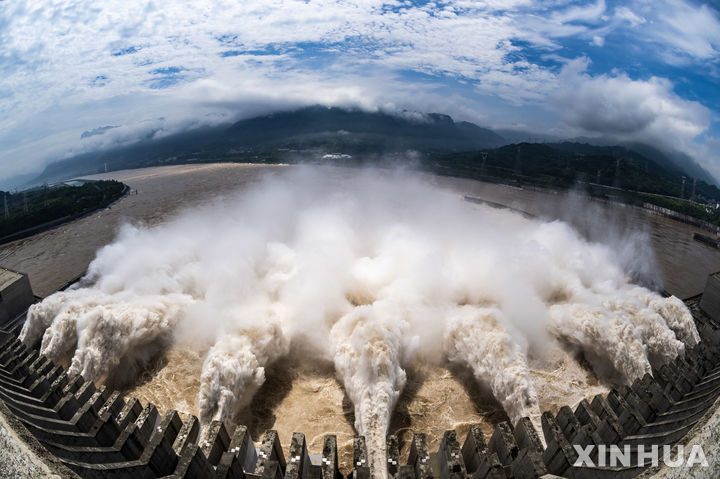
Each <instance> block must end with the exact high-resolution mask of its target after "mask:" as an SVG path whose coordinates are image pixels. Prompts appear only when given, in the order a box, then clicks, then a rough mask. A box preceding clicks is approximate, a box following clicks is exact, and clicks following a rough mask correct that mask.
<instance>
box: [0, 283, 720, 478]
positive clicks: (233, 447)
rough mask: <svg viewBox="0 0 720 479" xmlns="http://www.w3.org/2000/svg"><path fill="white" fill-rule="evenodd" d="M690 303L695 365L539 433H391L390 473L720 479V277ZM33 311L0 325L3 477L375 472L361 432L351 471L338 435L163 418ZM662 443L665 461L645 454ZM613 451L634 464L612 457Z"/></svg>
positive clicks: (18, 290)
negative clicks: (75, 351)
mask: <svg viewBox="0 0 720 479" xmlns="http://www.w3.org/2000/svg"><path fill="white" fill-rule="evenodd" d="M6 276H7V278H8V280H9V281H6V284H5V285H4V287H3V291H4V295H0V298H2V302H0V305H1V306H3V308H4V310H5V311H14V312H17V309H18V308H21V309H23V308H27V306H28V303H29V302H31V299H29V298H32V296H31V292H29V283H28V282H27V281H26V278H24V277H23V275H21V274H18V273H14V272H9V273H7V274H6ZM685 304H686V305H687V307H688V308H689V309H690V311H691V312H692V316H693V319H694V321H695V324H696V327H697V330H698V332H699V334H700V338H701V341H700V342H699V343H698V344H697V345H696V346H695V347H693V348H688V349H687V350H686V351H685V355H684V357H677V358H676V359H675V360H674V361H672V362H671V363H669V364H666V365H664V366H662V367H660V368H657V369H656V368H653V371H652V374H645V376H644V377H642V378H641V379H638V380H636V381H634V382H633V383H632V384H631V385H630V386H622V387H619V388H616V389H612V390H611V391H610V392H609V393H608V394H600V395H596V396H594V397H592V398H588V399H584V400H582V401H581V402H580V403H579V404H578V405H577V407H576V408H575V410H572V409H571V408H570V407H569V406H564V407H562V408H560V410H559V412H558V413H557V414H552V413H551V412H544V413H543V414H542V418H541V427H542V430H537V429H536V428H535V427H534V426H533V422H532V421H531V420H530V419H529V418H521V419H520V420H518V421H517V422H516V423H515V424H510V423H509V422H501V423H500V424H497V425H496V426H495V428H494V431H493V432H492V434H490V435H484V434H483V432H482V431H481V430H480V428H479V427H471V428H470V431H469V432H468V434H467V436H466V437H458V435H457V434H456V432H455V431H452V430H450V431H446V432H445V433H444V434H443V437H442V440H441V442H440V446H439V448H438V449H437V450H429V448H428V446H427V438H426V436H425V434H423V433H422V431H414V435H413V438H412V443H411V445H410V453H409V456H408V460H407V461H406V462H407V463H406V464H402V463H401V461H400V454H399V441H398V437H397V436H395V435H389V436H387V439H386V451H385V452H386V455H387V470H386V471H382V472H384V473H386V474H387V477H391V478H397V479H399V478H418V479H420V478H430V477H437V478H451V477H452V478H477V479H481V478H518V479H520V478H538V477H544V478H548V479H549V478H552V477H567V478H602V477H608V478H610V477H680V476H681V475H682V476H685V475H687V474H688V473H690V474H691V475H692V477H707V478H711V477H717V473H718V471H720V447H718V443H717V437H718V435H719V434H720V400H719V399H718V397H719V396H720V273H719V274H715V275H711V276H710V277H709V278H708V280H707V286H706V288H705V291H704V293H703V294H701V295H698V296H695V297H691V298H688V299H686V300H685ZM25 315H26V312H25V311H21V312H20V313H19V314H15V315H11V316H8V315H7V313H6V320H5V322H4V324H3V326H2V330H1V331H0V343H1V344H0V444H1V445H2V447H1V450H0V476H3V477H62V478H65V477H68V478H75V477H92V478H95V477H98V478H100V477H102V478H121V477H142V478H156V477H174V478H180V477H188V478H189V477H193V478H231V477H234V478H243V477H252V478H260V477H267V478H323V479H331V478H332V479H338V478H341V477H343V475H342V474H341V473H340V469H341V466H344V467H347V466H350V467H349V468H348V469H350V470H351V472H350V474H349V475H348V477H353V478H362V477H371V473H370V469H369V465H368V462H369V459H368V448H367V445H366V441H365V438H364V437H363V436H356V437H355V438H354V441H353V459H352V464H351V465H345V464H343V465H341V464H339V461H338V453H337V442H336V438H335V436H333V435H327V436H325V437H324V440H323V448H322V450H317V451H316V450H308V447H307V445H306V439H305V436H304V435H303V434H302V433H301V432H296V433H294V434H293V435H292V437H291V438H283V439H284V440H289V443H285V444H283V443H281V438H280V437H279V436H278V433H277V432H276V431H273V430H269V431H266V432H265V434H264V435H263V436H262V437H261V438H253V437H250V433H249V431H248V428H247V427H245V426H244V425H237V426H236V427H234V428H233V429H228V428H227V427H226V426H225V424H224V423H223V422H221V421H213V422H212V423H210V424H209V425H208V426H207V427H205V428H203V429H202V430H201V428H200V423H199V421H198V419H197V417H195V416H192V415H190V416H189V417H187V418H185V420H182V419H181V416H180V414H178V412H177V411H175V410H169V411H167V413H166V414H164V415H162V416H161V415H160V414H159V413H158V410H157V408H156V407H155V406H154V405H153V404H141V403H140V401H139V400H137V399H136V398H132V397H123V396H122V395H121V394H120V393H119V392H118V391H111V390H108V389H107V388H106V387H105V386H96V385H95V384H94V383H93V382H91V381H85V380H83V379H82V376H80V375H75V376H73V377H70V376H68V374H67V372H66V371H65V370H64V369H63V368H62V367H61V366H59V365H57V364H55V363H54V362H53V361H51V360H49V359H47V358H46V357H45V356H43V355H41V354H39V353H38V350H37V349H36V347H28V346H26V345H25V344H23V343H22V342H21V341H19V340H18V333H19V331H20V328H21V326H22V324H23V322H24V321H25ZM255 440H259V441H260V442H259V443H255V442H254V441H255ZM256 444H257V446H256ZM653 446H657V447H658V448H659V451H660V452H659V454H660V456H661V457H660V460H659V461H658V457H657V454H655V457H653V454H649V453H648V451H652V450H653ZM694 446H700V447H701V450H702V453H701V457H697V456H696V457H694V459H695V460H692V459H691V458H688V452H689V451H690V450H691V448H693V447H694ZM615 447H616V448H617V450H621V451H624V453H626V454H627V457H624V458H622V460H615V461H613V460H612V458H611V460H610V461H607V460H605V457H601V456H603V454H602V452H603V451H604V450H610V451H612V450H613V449H614V448H615ZM664 447H668V448H669V447H672V450H671V454H670V455H671V457H672V459H673V461H675V462H676V461H677V459H678V458H680V457H681V456H683V454H684V456H685V458H686V459H688V461H687V463H688V464H690V463H692V464H691V465H690V466H689V467H690V469H688V468H687V467H680V468H673V467H671V466H670V465H668V464H669V463H670V462H671V461H668V460H667V458H665V460H663V457H662V454H663V452H662V451H663V448H664ZM683 450H684V451H685V452H684V453H683V452H682V451H683ZM692 450H694V449H692ZM579 453H580V454H579ZM616 459H617V457H616Z"/></svg>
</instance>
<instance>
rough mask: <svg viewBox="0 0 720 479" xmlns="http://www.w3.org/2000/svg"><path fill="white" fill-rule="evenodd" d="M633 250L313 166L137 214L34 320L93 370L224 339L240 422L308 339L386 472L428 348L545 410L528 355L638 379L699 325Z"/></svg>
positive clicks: (104, 371) (532, 410)
mask: <svg viewBox="0 0 720 479" xmlns="http://www.w3.org/2000/svg"><path fill="white" fill-rule="evenodd" d="M633 241H635V243H633V244H634V245H635V246H634V248H635V250H636V251H639V250H640V249H641V248H644V247H645V245H644V244H642V242H639V240H638V238H637V237H635V239H634V240H633ZM617 251H618V249H617V248H610V247H608V246H605V245H602V244H595V243H590V242H588V241H587V240H585V239H583V238H582V237H581V236H580V235H579V234H578V233H577V232H575V231H574V230H572V229H571V228H570V227H569V226H567V224H565V223H562V222H559V221H555V222H543V221H540V220H529V219H526V218H523V217H522V216H520V215H517V214H514V213H511V212H507V211H497V210H492V209H490V208H486V207H483V206H478V205H474V204H470V203H467V202H465V201H463V200H462V197H461V196H459V195H456V194H453V193H450V192H448V191H445V190H442V189H440V188H437V187H435V186H433V185H431V184H428V183H427V182H423V181H419V180H417V179H413V178H412V177H411V176H410V175H409V174H404V173H389V172H381V173H378V172H360V171H350V172H348V171H345V170H334V169H322V168H297V169H293V170H291V171H289V172H286V173H284V174H282V175H280V176H278V177H273V178H266V179H265V180H263V181H261V182H260V183H259V184H257V185H255V186H253V187H251V188H248V189H247V190H245V191H243V192H241V193H239V194H238V195H237V196H235V197H232V198H224V199H219V200H218V201H217V202H216V203H215V204H213V205H210V206H207V207H204V208H202V209H198V210H195V211H189V212H186V213H184V214H182V215H180V216H178V217H177V218H175V219H172V220H170V221H168V222H167V223H165V224H162V225H160V226H158V227H155V228H145V227H137V226H136V227H133V226H127V227H125V228H123V229H122V230H121V232H120V234H119V236H118V238H117V240H116V241H115V242H114V243H113V244H111V245H109V246H107V247H105V248H103V249H102V250H100V251H99V252H98V255H97V257H96V259H95V260H94V261H93V263H92V264H91V266H90V268H89V272H88V276H87V277H86V278H85V280H84V281H83V286H82V287H80V288H77V289H74V290H70V291H66V292H63V293H57V294H56V295H53V296H50V297H48V298H46V299H45V300H44V301H43V302H42V303H40V304H38V305H35V306H33V308H32V309H31V311H30V314H29V315H28V321H27V322H26V324H25V326H24V328H23V331H22V333H21V338H22V339H23V341H25V342H26V343H27V344H34V343H36V342H37V341H38V340H39V339H40V338H42V351H43V352H44V353H45V354H48V355H49V356H50V357H53V358H61V357H63V356H66V355H70V354H72V360H71V366H70V370H69V372H70V373H71V374H82V375H83V376H85V377H87V378H89V379H101V378H102V377H108V378H112V377H114V376H115V375H117V374H118V370H119V369H121V368H120V366H121V365H122V364H126V363H127V362H128V361H130V362H133V361H134V362H135V363H137V364H139V365H140V366H141V365H142V364H143V363H145V362H147V361H149V360H150V359H151V358H152V356H153V354H162V352H163V350H164V348H167V346H168V343H169V342H170V341H177V342H182V343H183V344H191V345H194V346H195V347H197V349H198V351H201V350H202V351H204V350H207V351H208V352H207V355H206V357H205V361H204V364H203V370H202V374H201V381H200V390H199V391H198V394H199V411H198V413H199V416H200V418H201V421H202V422H203V423H207V422H208V421H211V420H215V419H218V420H223V421H227V422H231V421H232V420H233V417H234V416H235V415H236V413H237V412H238V411H239V410H240V409H241V408H243V407H245V406H247V405H248V404H249V403H250V400H251V399H252V396H253V394H254V393H255V392H256V391H257V390H258V388H260V387H261V386H262V384H263V382H264V381H265V368H266V366H268V365H270V364H271V363H273V362H277V361H282V360H283V359H282V358H283V357H284V356H285V355H286V354H287V353H288V351H289V349H290V346H291V344H293V343H298V344H300V343H302V344H303V348H304V350H305V349H307V352H308V354H309V355H310V356H311V358H312V355H315V356H317V357H319V358H322V359H323V360H327V359H330V360H332V361H333V362H334V364H335V368H336V371H337V375H338V378H339V379H340V380H341V381H342V383H343V385H344V387H345V390H346V392H347V394H348V396H349V398H350V399H351V400H352V401H353V404H354V407H355V419H356V421H355V427H356V429H357V431H358V433H360V434H364V435H365V436H366V439H367V442H368V446H369V453H370V467H371V469H372V470H373V471H374V474H375V476H376V477H384V476H385V470H384V467H385V446H384V444H385V435H386V434H387V433H388V427H389V424H390V418H391V416H392V412H393V408H394V406H395V404H396V403H397V401H398V398H399V397H400V395H401V394H402V390H403V387H404V385H405V382H406V376H405V370H404V368H405V367H406V366H408V365H409V364H410V363H412V362H413V361H418V360H424V361H432V362H438V363H443V362H444V361H447V360H448V359H449V360H451V361H456V362H459V363H462V364H465V365H467V367H468V368H469V369H470V370H472V372H473V374H474V376H475V378H476V379H477V380H478V381H479V382H482V383H485V384H487V385H488V386H489V388H490V390H491V391H492V393H493V394H494V395H495V397H496V398H497V400H498V401H499V402H500V404H502V406H503V407H504V408H505V410H506V412H507V413H508V415H509V417H510V418H511V420H512V421H513V422H515V421H516V420H517V419H518V418H520V417H522V416H525V415H528V416H531V418H532V417H533V416H535V417H536V416H537V414H538V413H539V407H538V397H537V392H536V389H535V387H534V385H533V383H532V381H531V379H530V375H529V373H528V366H527V358H528V356H529V355H531V354H533V353H534V352H536V353H539V354H542V352H543V349H544V348H547V347H548V346H547V344H550V343H552V344H554V341H550V340H548V339H549V337H550V336H549V335H552V336H556V337H558V338H561V339H563V340H564V341H565V343H568V344H570V345H571V346H572V347H573V348H575V349H576V350H578V351H580V352H582V353H583V354H584V355H585V356H586V358H587V359H588V360H589V361H590V363H591V364H592V365H593V366H594V367H595V368H596V371H597V372H598V373H599V374H600V375H601V376H603V377H606V378H611V379H613V380H617V381H620V382H623V381H624V382H627V381H631V380H632V379H635V378H637V377H641V376H642V375H643V374H644V373H646V372H649V371H650V370H651V369H650V365H651V364H659V363H662V362H665V361H668V360H670V359H671V358H672V357H674V356H675V355H677V354H682V353H683V351H684V347H685V346H686V345H688V346H692V345H694V344H695V343H697V340H698V335H697V331H696V330H695V328H694V324H693V322H692V318H691V316H690V315H689V313H688V311H687V309H686V308H685V307H684V305H683V304H682V302H680V301H679V300H677V299H676V298H669V299H665V298H662V297H660V296H659V295H658V294H656V293H653V292H651V291H649V290H647V289H644V288H640V287H637V286H634V285H633V284H631V282H630V279H629V277H628V275H627V274H626V273H625V270H624V269H623V265H626V264H627V258H624V257H623V256H622V255H621V254H618V253H617ZM632 251H633V248H632V247H630V246H627V245H626V247H625V248H622V249H621V252H623V254H624V253H627V254H629V252H632ZM637 256H638V255H635V257H634V258H633V260H636V258H637ZM636 266H637V265H634V266H633V268H635V267H636Z"/></svg>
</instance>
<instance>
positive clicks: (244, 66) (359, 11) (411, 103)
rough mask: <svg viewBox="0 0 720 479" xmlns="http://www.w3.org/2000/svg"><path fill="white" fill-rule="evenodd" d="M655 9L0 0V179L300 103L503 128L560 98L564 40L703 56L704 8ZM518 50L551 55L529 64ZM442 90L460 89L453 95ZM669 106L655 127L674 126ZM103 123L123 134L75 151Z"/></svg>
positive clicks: (318, 0) (713, 37)
mask: <svg viewBox="0 0 720 479" xmlns="http://www.w3.org/2000/svg"><path fill="white" fill-rule="evenodd" d="M662 1H663V2H664V4H666V6H667V8H668V10H667V11H668V12H669V13H668V15H667V16H664V14H662V13H657V12H654V11H653V10H652V9H649V7H650V6H652V5H654V3H648V2H647V1H646V0H635V1H634V2H630V3H629V4H628V5H627V6H622V7H617V8H614V9H611V10H610V11H609V10H608V6H607V5H606V3H605V1H604V0H598V1H595V2H584V3H582V4H579V5H578V4H577V2H569V1H566V0H556V1H553V2H538V1H533V0H512V1H500V0H483V1H469V0H450V1H447V2H431V3H426V4H422V5H415V4H412V3H410V2H403V1H397V2H384V1H382V0H346V1H343V2H337V1H334V0H308V1H299V0H270V1H267V0H246V1H243V2H237V1H234V0H217V1H215V0H199V1H196V2H192V3H187V2H174V1H171V0H126V1H120V0H108V1H104V2H95V3H91V4H88V3H87V2H80V1H78V0H54V1H53V2H47V1H44V0H26V1H23V2H2V1H0V72H1V73H2V74H0V165H2V168H0V177H3V176H10V175H11V174H14V173H18V172H22V171H26V170H27V169H28V168H36V169H37V168H40V167H41V166H42V165H43V164H44V163H45V162H47V161H48V158H52V157H57V156H59V155H63V154H67V153H68V152H77V151H82V150H83V149H87V148H89V147H90V146H88V145H91V146H94V145H96V144H98V145H104V144H106V143H107V142H108V141H120V140H122V139H124V140H128V139H129V138H130V137H131V136H128V135H129V134H130V132H137V131H140V130H142V128H150V125H156V123H158V120H157V118H158V117H164V118H171V119H172V121H170V120H163V121H161V122H160V123H161V127H162V128H163V129H164V131H172V130H173V129H182V128H185V127H186V125H188V124H191V123H193V122H198V121H201V122H216V121H219V119H227V120H229V119H231V118H237V117H242V116H247V115H249V114H254V113H261V112H263V111H268V110H273V109H277V108H283V107H287V106H297V105H302V104H310V103H324V104H335V105H356V106H362V107H365V108H377V107H378V106H381V105H386V104H390V103H392V104H395V105H398V107H400V108H403V107H409V108H412V109H416V110H422V109H432V110H435V111H443V112H448V113H451V114H459V115H460V116H462V117H464V118H467V119H475V118H481V119H482V118H487V116H486V113H485V112H486V111H493V113H495V114H497V115H498V116H497V117H494V118H492V120H493V122H497V123H508V122H513V121H516V120H517V117H518V116H522V114H521V113H518V112H519V111H520V110H522V109H523V108H526V109H527V108H530V109H536V108H538V107H542V106H543V105H544V106H545V109H546V110H548V109H550V110H552V108H553V106H554V105H557V104H556V103H552V102H551V103H550V105H548V98H549V96H550V95H551V94H552V93H553V92H554V91H556V90H557V89H558V85H559V84H562V83H559V82H560V80H559V77H558V68H557V62H558V61H559V62H563V61H565V59H564V58H563V57H562V56H561V55H564V56H575V54H572V53H568V52H567V51H565V50H564V49H563V41H564V39H566V38H579V39H582V40H583V41H584V44H585V45H587V44H588V43H590V44H592V45H594V46H595V48H601V47H603V45H607V44H608V43H609V40H608V39H609V38H610V35H612V34H613V31H614V30H616V29H623V28H628V27H631V28H635V29H637V30H638V36H639V37H640V33H641V30H642V29H644V28H649V26H650V25H651V24H652V25H660V26H662V28H659V29H658V31H657V32H651V33H644V35H645V36H646V37H647V38H649V39H650V40H651V41H652V42H654V43H660V42H664V43H663V44H667V45H671V47H672V48H671V51H672V55H674V58H675V57H677V56H678V55H685V56H688V55H692V56H693V58H701V59H708V58H710V59H716V58H717V48H718V42H717V35H718V34H719V33H718V32H720V28H715V27H716V26H717V16H716V15H715V14H714V13H713V11H712V10H710V9H708V8H707V7H704V6H700V7H694V6H689V5H688V4H686V3H684V2H682V1H680V0H662ZM659 10H662V9H659ZM608 15H610V18H608ZM646 19H647V20H646ZM683 29H684V30H685V33H678V32H681V30H683ZM641 41H642V40H638V42H641ZM522 42H524V43H522ZM527 46H529V47H531V48H534V49H539V50H543V51H544V52H545V53H548V55H545V56H544V58H545V59H547V60H548V61H531V60H528V59H527V58H526V51H525V50H524V48H526V47H527ZM648 54H652V52H650V53H648ZM658 55H659V54H658ZM552 58H555V60H551V59H552ZM408 72H412V73H408ZM417 74H423V75H425V76H423V77H418V76H417ZM608 78H610V77H608ZM453 82H466V83H467V88H465V89H463V90H459V91H457V92H454V93H452V94H450V93H449V89H450V88H451V87H449V86H448V85H451V84H454V83H453ZM658 88H659V89H660V90H662V88H664V87H662V85H661V86H659V87H658ZM668 88H670V87H668ZM671 90H672V89H671V88H670V90H669V91H670V92H671ZM493 98H494V99H497V101H495V100H492V99H493ZM678 98H679V97H678ZM501 103H502V104H501ZM675 103H677V101H675ZM675 103H673V102H671V105H674V104H675ZM502 105H505V106H504V107H503V106H502ZM671 105H669V106H668V107H667V108H666V109H665V110H662V111H661V112H660V113H658V112H656V113H658V114H659V115H660V116H663V115H666V114H667V115H669V119H668V120H663V119H662V118H656V119H655V120H654V121H653V124H654V125H659V124H660V123H662V121H668V122H671V123H673V124H676V127H677V128H678V130H679V131H680V130H681V128H680V124H679V123H678V115H677V114H676V113H674V112H673V110H672V108H670V106H671ZM472 108H476V110H475V111H472ZM519 109H520V110H519ZM571 114H572V112H570V113H568V115H571ZM680 116H681V115H680ZM523 121H525V119H523ZM538 123H539V124H543V121H542V119H539V120H538ZM576 123H577V122H576ZM108 124H112V125H120V126H121V128H118V129H114V130H112V131H109V132H108V133H107V134H106V135H100V136H98V137H93V141H85V142H80V140H79V136H80V134H81V133H82V132H83V131H85V130H92V129H94V128H97V127H98V126H102V125H108ZM690 124H691V126H694V125H696V123H693V122H690ZM138 125H139V126H138ZM545 126H546V127H547V128H548V129H550V128H556V127H557V125H545ZM155 127H156V126H153V128H155ZM690 129H692V128H690ZM123 132H125V133H127V134H125V133H123ZM98 142H99V143H98ZM19 157H22V161H19V160H18V158H19ZM0 179H1V178H0Z"/></svg>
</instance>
